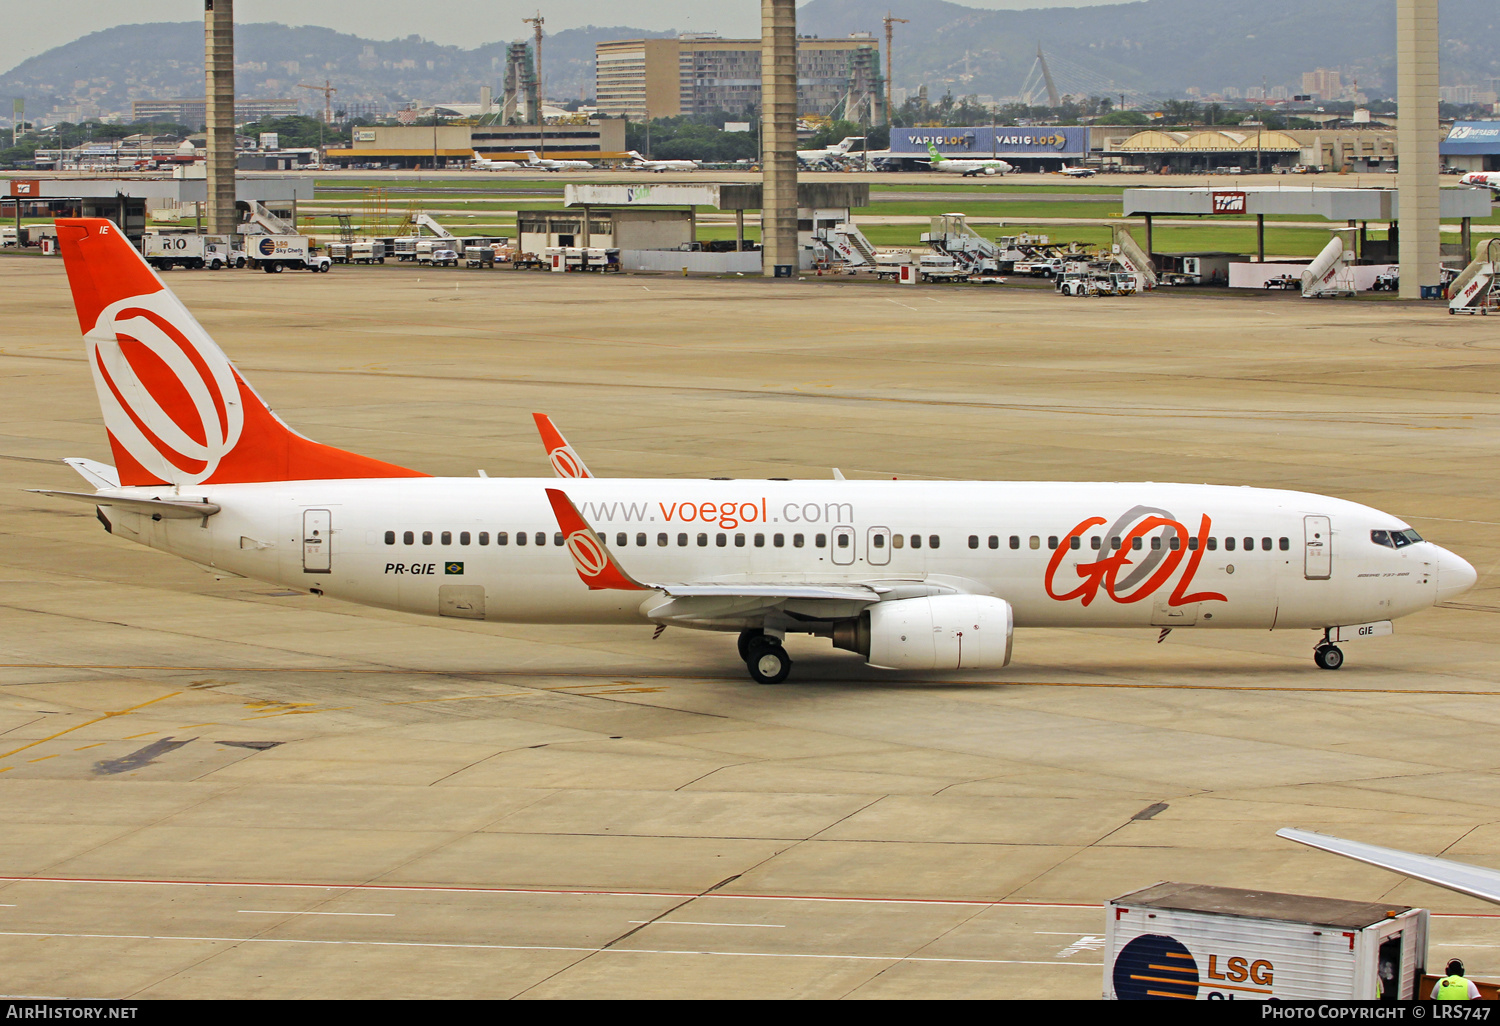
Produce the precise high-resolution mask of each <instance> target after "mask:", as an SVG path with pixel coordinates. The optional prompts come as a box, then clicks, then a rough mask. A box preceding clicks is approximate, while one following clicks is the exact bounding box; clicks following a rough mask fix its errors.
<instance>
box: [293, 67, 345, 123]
mask: <svg viewBox="0 0 1500 1026" xmlns="http://www.w3.org/2000/svg"><path fill="white" fill-rule="evenodd" d="M297 88H298V89H311V90H312V91H313V92H315V93H322V94H323V123H324V124H325V125H331V124H333V94H334V93H336V92H338V91H339V89H338V86H336V85H333V84H332V83H331V82H329V81H328V79H326V78H325V79H324V80H323V84H322V85H320V86H318V85H308V84H307V83H306V82H298V83H297Z"/></svg>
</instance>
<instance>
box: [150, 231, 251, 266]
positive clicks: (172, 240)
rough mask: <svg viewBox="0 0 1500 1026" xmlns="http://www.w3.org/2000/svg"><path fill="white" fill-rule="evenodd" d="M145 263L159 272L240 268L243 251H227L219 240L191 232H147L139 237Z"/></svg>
mask: <svg viewBox="0 0 1500 1026" xmlns="http://www.w3.org/2000/svg"><path fill="white" fill-rule="evenodd" d="M141 250H142V253H143V255H144V256H145V257H146V262H147V263H148V264H150V265H151V266H152V267H154V268H156V269H157V270H159V271H169V270H171V269H172V268H173V267H190V268H198V267H207V268H208V269H209V270H213V271H217V270H219V269H220V268H224V267H244V266H245V263H246V257H245V254H244V251H243V250H235V249H231V248H230V247H229V245H228V244H227V243H226V242H225V240H224V239H223V238H222V237H219V236H212V235H198V234H196V233H191V232H147V233H146V234H145V235H143V236H142V237H141Z"/></svg>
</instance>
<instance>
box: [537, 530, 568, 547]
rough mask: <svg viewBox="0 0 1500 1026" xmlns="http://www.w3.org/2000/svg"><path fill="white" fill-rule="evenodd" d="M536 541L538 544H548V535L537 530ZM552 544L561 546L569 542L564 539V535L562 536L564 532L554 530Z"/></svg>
mask: <svg viewBox="0 0 1500 1026" xmlns="http://www.w3.org/2000/svg"><path fill="white" fill-rule="evenodd" d="M536 543H537V544H538V545H546V544H547V536H546V535H544V534H542V533H541V532H537V536H536ZM552 544H553V545H559V546H561V545H566V544H567V542H565V541H563V536H562V532H561V531H554V532H553V534H552Z"/></svg>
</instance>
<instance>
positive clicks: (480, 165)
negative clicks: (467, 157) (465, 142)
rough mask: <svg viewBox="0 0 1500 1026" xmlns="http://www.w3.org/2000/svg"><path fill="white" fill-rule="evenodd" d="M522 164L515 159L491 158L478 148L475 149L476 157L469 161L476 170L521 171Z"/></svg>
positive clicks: (470, 165)
mask: <svg viewBox="0 0 1500 1026" xmlns="http://www.w3.org/2000/svg"><path fill="white" fill-rule="evenodd" d="M522 166H523V165H521V164H519V163H517V162H516V161H514V160H491V159H490V158H488V157H486V156H485V155H484V154H482V153H480V152H479V151H478V150H475V151H474V159H473V160H471V161H469V167H471V168H473V169H474V170H475V171H519V170H521V168H522Z"/></svg>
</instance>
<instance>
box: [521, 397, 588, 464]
mask: <svg viewBox="0 0 1500 1026" xmlns="http://www.w3.org/2000/svg"><path fill="white" fill-rule="evenodd" d="M531 419H532V420H534V421H536V429H537V431H539V432H541V435H542V445H543V446H545V447H546V449H547V459H548V461H549V462H551V464H552V470H553V472H554V473H556V474H557V476H558V477H570V478H582V477H593V476H594V475H593V474H591V473H589V468H588V467H586V466H585V465H584V463H583V460H582V459H580V458H579V456H578V453H576V452H574V451H573V447H572V446H571V445H569V444H568V440H567V439H566V438H564V437H563V436H562V432H561V431H559V430H557V426H556V425H554V424H553V423H552V418H550V417H548V416H547V415H546V414H545V413H533V414H532V415H531Z"/></svg>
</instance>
